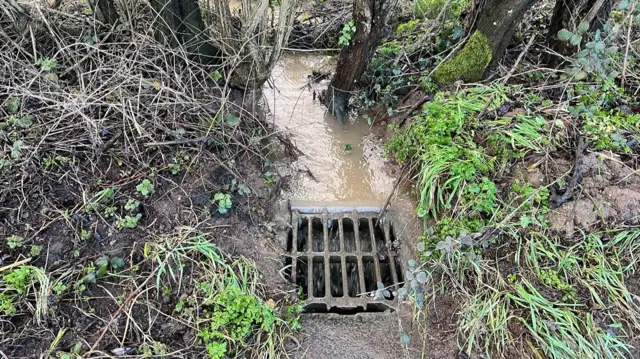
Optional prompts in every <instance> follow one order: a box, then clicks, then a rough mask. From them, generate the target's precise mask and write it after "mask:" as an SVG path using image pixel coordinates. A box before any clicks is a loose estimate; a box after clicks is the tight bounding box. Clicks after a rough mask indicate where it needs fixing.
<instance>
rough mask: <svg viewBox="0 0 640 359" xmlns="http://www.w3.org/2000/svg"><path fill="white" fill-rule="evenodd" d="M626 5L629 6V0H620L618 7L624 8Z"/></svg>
mask: <svg viewBox="0 0 640 359" xmlns="http://www.w3.org/2000/svg"><path fill="white" fill-rule="evenodd" d="M628 7H629V1H628V0H622V1H621V2H620V4H619V5H618V9H620V10H625V9H626V8H628Z"/></svg>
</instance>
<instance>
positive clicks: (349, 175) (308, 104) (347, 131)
mask: <svg viewBox="0 0 640 359" xmlns="http://www.w3.org/2000/svg"><path fill="white" fill-rule="evenodd" d="M333 66H335V61H334V59H333V58H332V57H330V56H324V55H319V54H285V55H284V56H283V58H282V60H281V61H280V62H279V63H278V65H277V66H276V68H275V69H274V71H273V76H272V78H273V87H271V86H267V88H266V90H265V96H266V100H267V101H268V104H269V109H270V116H271V120H272V121H273V122H274V124H275V125H276V128H278V130H280V131H284V132H287V133H288V134H289V136H290V138H291V141H292V142H293V143H294V144H295V145H296V146H297V148H298V149H299V150H300V151H301V152H302V153H303V155H302V156H301V157H300V158H299V159H298V161H297V163H294V167H295V168H293V170H296V171H302V172H304V171H306V170H307V169H308V170H309V171H310V172H311V173H312V174H313V177H312V176H310V175H307V176H304V177H302V178H300V180H297V181H296V182H295V183H293V184H292V188H291V189H290V190H289V191H288V192H287V193H285V196H286V197H287V198H288V199H290V201H291V203H292V205H301V206H302V205H304V206H347V207H348V206H372V207H381V206H382V205H383V204H384V202H385V201H386V198H387V196H388V195H389V193H390V191H391V190H392V189H393V185H394V181H395V179H394V178H392V177H390V176H389V175H387V174H386V173H385V172H384V171H383V166H384V165H385V159H384V157H383V156H382V151H381V147H380V146H381V144H380V143H379V141H377V140H375V139H374V137H373V135H372V134H371V127H370V126H369V124H368V123H367V121H366V120H365V119H363V118H358V117H355V118H351V119H349V121H348V122H347V123H346V124H345V125H341V124H340V123H339V122H338V121H336V120H335V118H333V116H331V114H329V113H328V112H327V110H326V107H325V106H324V105H323V104H321V103H320V101H319V100H317V99H314V91H315V92H316V93H319V91H320V90H321V89H322V88H323V87H324V88H326V84H323V83H312V86H307V85H308V84H309V80H308V78H307V77H308V76H309V75H310V74H311V71H312V70H317V71H330V70H331V69H332V68H333ZM287 166H288V165H287Z"/></svg>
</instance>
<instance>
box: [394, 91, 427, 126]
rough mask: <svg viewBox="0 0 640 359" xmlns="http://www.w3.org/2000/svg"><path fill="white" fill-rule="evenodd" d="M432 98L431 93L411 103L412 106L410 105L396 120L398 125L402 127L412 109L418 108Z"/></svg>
mask: <svg viewBox="0 0 640 359" xmlns="http://www.w3.org/2000/svg"><path fill="white" fill-rule="evenodd" d="M432 99H433V96H432V95H427V96H425V97H423V98H422V100H420V101H418V102H416V103H415V104H413V106H411V108H409V110H407V112H405V113H404V114H403V115H402V116H400V119H399V120H398V127H402V126H403V125H404V122H405V121H406V120H407V118H409V116H411V113H412V112H413V111H415V110H416V109H418V107H420V106H422V105H423V104H424V103H425V102H427V101H430V100H432Z"/></svg>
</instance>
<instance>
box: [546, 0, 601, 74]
mask: <svg viewBox="0 0 640 359" xmlns="http://www.w3.org/2000/svg"><path fill="white" fill-rule="evenodd" d="M613 3H614V1H613V0H556V5H555V7H554V9H553V16H552V17H551V24H550V25H549V30H548V32H547V44H548V45H549V47H550V48H551V49H552V50H554V51H555V52H557V53H559V54H560V55H563V56H568V55H571V54H572V53H574V52H575V50H576V47H575V46H572V45H571V44H570V43H569V42H568V41H560V40H558V31H560V30H562V29H567V30H569V31H572V32H575V31H576V28H577V27H578V25H579V24H580V23H581V22H582V21H588V22H589V31H590V32H593V31H596V30H597V29H601V28H602V26H603V25H604V24H605V23H606V22H607V19H609V14H610V13H611V9H612V8H613ZM596 7H597V8H596ZM592 10H593V11H592ZM561 59H562V58H561V57H558V56H555V55H553V54H547V56H546V59H545V60H546V61H547V63H549V64H550V65H557V63H558V62H559V61H560V60H561Z"/></svg>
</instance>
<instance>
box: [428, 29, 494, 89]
mask: <svg viewBox="0 0 640 359" xmlns="http://www.w3.org/2000/svg"><path fill="white" fill-rule="evenodd" d="M491 56H492V54H491V48H490V47H489V44H488V40H487V37H486V36H485V35H484V34H483V33H481V32H479V31H477V30H476V31H475V32H474V33H473V35H471V37H470V38H469V41H468V42H467V43H466V44H465V45H464V47H463V48H462V50H460V52H459V53H457V54H456V55H455V56H454V57H453V58H452V59H449V60H446V61H445V62H444V63H443V64H442V65H441V66H440V67H438V69H437V70H436V71H435V72H434V73H433V78H434V79H435V80H436V82H437V83H439V84H448V83H452V82H454V81H457V80H462V81H464V82H477V81H480V80H481V79H482V76H483V74H484V70H485V69H486V68H487V66H489V62H491Z"/></svg>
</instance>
